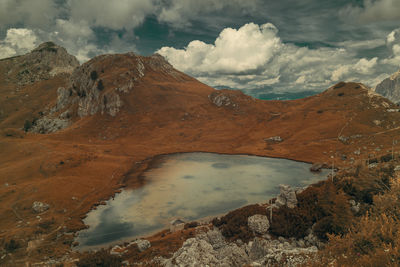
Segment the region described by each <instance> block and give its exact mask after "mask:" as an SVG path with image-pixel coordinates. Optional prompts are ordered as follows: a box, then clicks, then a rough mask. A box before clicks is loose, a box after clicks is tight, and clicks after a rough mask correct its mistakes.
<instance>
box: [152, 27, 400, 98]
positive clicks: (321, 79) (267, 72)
mask: <svg viewBox="0 0 400 267" xmlns="http://www.w3.org/2000/svg"><path fill="white" fill-rule="evenodd" d="M392 35H393V36H394V34H391V35H390V36H389V37H388V39H389V40H392V39H393V38H392V37H391V36H392ZM393 42H394V43H396V40H394V41H393ZM394 43H392V44H391V48H390V49H392V51H393V53H392V54H393V55H396V53H398V52H399V54H400V46H397V45H394ZM340 44H341V46H340V47H337V48H335V47H332V48H331V47H321V48H316V49H310V48H307V47H299V46H296V45H294V44H290V43H284V42H282V40H281V39H280V37H279V35H278V30H277V28H276V27H275V26H274V25H272V24H270V23H267V24H263V25H257V24H254V23H248V24H245V25H243V26H242V27H240V28H239V29H232V28H226V29H224V30H222V31H221V32H220V34H219V36H218V37H217V38H216V40H215V42H214V43H213V44H209V43H205V42H202V41H199V40H194V41H192V42H190V43H189V44H188V45H187V46H186V47H185V48H183V49H176V48H173V47H162V48H161V49H159V50H158V51H157V52H158V53H160V54H161V55H163V56H165V57H166V58H167V59H168V60H169V61H170V63H171V64H172V65H173V66H175V67H176V68H178V69H179V70H181V71H184V72H186V73H188V74H190V75H193V76H195V77H197V78H198V79H199V80H201V81H202V82H205V83H208V84H210V85H212V86H229V87H233V88H238V89H248V88H255V89H257V88H262V87H268V88H272V89H273V90H274V91H296V90H323V89H325V88H327V87H328V86H330V85H331V84H332V83H335V82H338V81H340V80H347V81H348V80H353V81H360V82H364V83H366V84H369V85H370V86H373V85H375V84H372V83H375V82H376V80H375V78H376V77H377V76H379V75H382V72H383V69H385V70H386V69H387V68H386V67H384V66H382V64H384V62H385V60H389V59H387V58H386V59H385V58H383V59H379V58H378V57H372V58H367V57H359V55H358V53H357V51H358V49H357V48H359V47H361V48H375V47H378V46H384V45H385V39H383V38H382V39H381V40H376V39H374V40H371V41H368V40H367V41H366V42H365V43H364V44H363V43H362V42H357V43H354V42H343V43H340ZM390 60H391V61H392V62H393V63H394V62H397V63H400V61H399V60H398V59H397V57H395V56H393V58H391V59H390ZM389 73H390V72H389Z"/></svg>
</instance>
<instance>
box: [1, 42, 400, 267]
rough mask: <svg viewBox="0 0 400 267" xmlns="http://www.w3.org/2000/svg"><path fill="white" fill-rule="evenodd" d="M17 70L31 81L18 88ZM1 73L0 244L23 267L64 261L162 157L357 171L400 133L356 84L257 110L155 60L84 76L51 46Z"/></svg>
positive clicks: (103, 61) (86, 69) (383, 104)
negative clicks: (82, 233) (272, 160)
mask: <svg viewBox="0 0 400 267" xmlns="http://www.w3.org/2000/svg"><path fill="white" fill-rule="evenodd" d="M55 51H57V52H55ZM51 57H54V58H53V59H51V60H50V58H51ZM45 59H49V62H47V63H45V65H46V64H48V65H49V66H50V67H49V68H44V67H42V64H41V62H45ZM37 66H39V67H40V69H38V68H37ZM24 69H27V70H28V72H27V75H31V74H30V73H35V74H32V76H28V77H33V78H29V79H23V81H24V82H23V83H20V79H18V77H19V76H18V75H19V73H21V71H22V70H24ZM0 70H1V71H0V185H2V186H0V199H1V202H0V203H1V204H0V218H1V220H0V229H3V230H2V231H3V232H1V234H2V238H3V239H4V240H5V241H4V242H6V241H7V242H11V241H10V240H11V239H13V240H16V241H17V243H18V247H19V249H18V250H16V252H14V253H15V255H17V256H13V257H14V259H18V257H19V258H20V259H21V261H22V260H23V259H26V258H24V257H28V258H29V260H30V261H32V262H35V261H36V262H38V261H41V260H42V259H43V255H44V254H45V255H46V257H48V256H52V257H55V258H61V257H62V256H63V255H65V253H67V252H68V253H70V252H71V246H70V245H71V244H72V243H73V235H71V233H74V232H75V231H77V230H79V229H82V228H84V227H85V226H84V224H83V222H82V218H84V217H85V214H86V213H87V212H88V211H89V210H91V209H92V208H93V207H95V206H97V205H98V204H99V203H101V202H102V201H105V200H107V199H109V198H110V197H112V196H113V195H114V194H115V193H116V192H117V191H118V190H119V189H120V188H121V187H124V186H126V187H140V186H142V185H143V184H144V183H145V181H143V179H142V178H141V173H142V172H143V170H145V169H146V168H148V167H149V166H150V165H151V160H152V159H153V158H154V157H156V156H157V155H161V154H170V153H180V152H197V151H201V152H215V153H225V154H251V155H260V156H269V157H279V158H287V159H293V160H298V161H304V162H328V163H330V162H332V160H334V161H335V166H340V167H341V168H342V167H343V168H354V167H355V166H356V165H357V164H358V163H359V162H362V161H364V160H365V159H366V158H368V157H369V155H370V154H373V155H375V156H380V155H383V154H385V153H387V152H386V151H387V150H390V149H391V148H392V145H393V139H394V138H397V137H398V136H399V133H400V112H397V111H398V108H397V106H396V105H395V104H393V103H392V102H391V101H389V100H387V99H386V98H384V97H381V96H380V95H378V94H375V93H374V92H373V91H371V90H370V89H369V88H367V87H365V86H364V85H362V84H359V83H344V82H341V83H338V84H336V85H333V86H332V87H330V88H328V89H327V90H325V91H324V92H322V93H320V94H318V95H314V96H310V97H307V98H303V99H297V100H290V101H277V100H274V101H264V100H259V99H255V98H253V97H250V96H248V95H245V94H243V93H242V92H240V91H233V90H215V89H213V88H211V87H209V86H207V85H205V84H203V83H201V82H199V81H197V80H196V79H194V78H192V77H190V76H188V75H186V74H184V73H182V72H179V71H178V70H175V69H174V68H173V67H172V66H171V65H170V64H169V63H168V62H167V61H166V60H165V59H164V58H163V57H161V56H159V55H153V56H150V57H143V56H139V55H136V54H133V53H126V54H116V55H102V56H97V57H95V58H93V59H92V60H90V61H88V62H86V63H84V64H82V65H79V64H78V62H77V61H76V60H75V59H74V57H72V56H70V55H68V54H67V53H64V50H63V49H62V48H59V47H57V46H55V45H53V44H51V43H46V44H43V45H41V46H39V48H37V49H35V50H33V51H32V52H31V53H29V54H27V55H24V56H20V57H16V58H10V59H4V60H1V61H0ZM28 73H29V74H28ZM21 75H25V74H21ZM277 137H279V138H277ZM37 202H40V203H42V204H43V205H40V204H37ZM34 203H36V204H34ZM41 208H46V211H45V212H42V213H40V214H39V215H38V213H36V210H38V209H39V210H40V209H41ZM37 216H39V218H38V217H37ZM26 255H28V256H26ZM7 260H10V258H8V257H6V259H5V260H4V261H7ZM2 263H3V262H1V261H0V264H2ZM14 266H18V265H17V264H16V265H14Z"/></svg>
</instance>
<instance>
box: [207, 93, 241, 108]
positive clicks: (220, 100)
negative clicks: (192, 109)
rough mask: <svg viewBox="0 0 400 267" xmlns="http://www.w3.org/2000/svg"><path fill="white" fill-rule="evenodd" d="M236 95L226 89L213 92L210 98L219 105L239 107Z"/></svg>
mask: <svg viewBox="0 0 400 267" xmlns="http://www.w3.org/2000/svg"><path fill="white" fill-rule="evenodd" d="M234 98H235V96H234V95H232V94H230V93H228V92H224V91H215V92H212V93H211V94H210V95H209V96H208V99H210V101H211V103H213V104H214V105H216V106H217V107H232V108H237V107H238V104H237V103H236V102H235V100H234Z"/></svg>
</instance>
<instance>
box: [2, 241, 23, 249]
mask: <svg viewBox="0 0 400 267" xmlns="http://www.w3.org/2000/svg"><path fill="white" fill-rule="evenodd" d="M18 248H20V244H19V243H18V242H17V241H15V240H14V239H11V240H10V241H8V242H6V243H5V244H4V249H5V250H6V251H7V252H13V251H14V250H16V249H18Z"/></svg>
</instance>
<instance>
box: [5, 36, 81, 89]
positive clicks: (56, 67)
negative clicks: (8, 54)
mask: <svg viewBox="0 0 400 267" xmlns="http://www.w3.org/2000/svg"><path fill="white" fill-rule="evenodd" d="M5 61H7V62H6V63H9V71H8V72H7V76H8V79H16V80H17V81H18V84H19V85H27V84H31V83H35V82H37V81H41V80H48V79H50V78H52V77H54V76H56V75H59V74H70V73H72V71H73V70H74V69H75V68H76V67H77V66H79V62H78V60H77V59H76V58H75V57H74V56H72V55H70V54H68V52H67V51H66V50H65V49H64V48H63V47H60V46H58V45H56V44H54V43H52V42H46V43H43V44H41V45H39V47H37V48H35V49H34V50H32V51H31V52H30V53H28V54H25V55H23V56H17V57H12V58H9V59H4V61H3V62H5Z"/></svg>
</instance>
